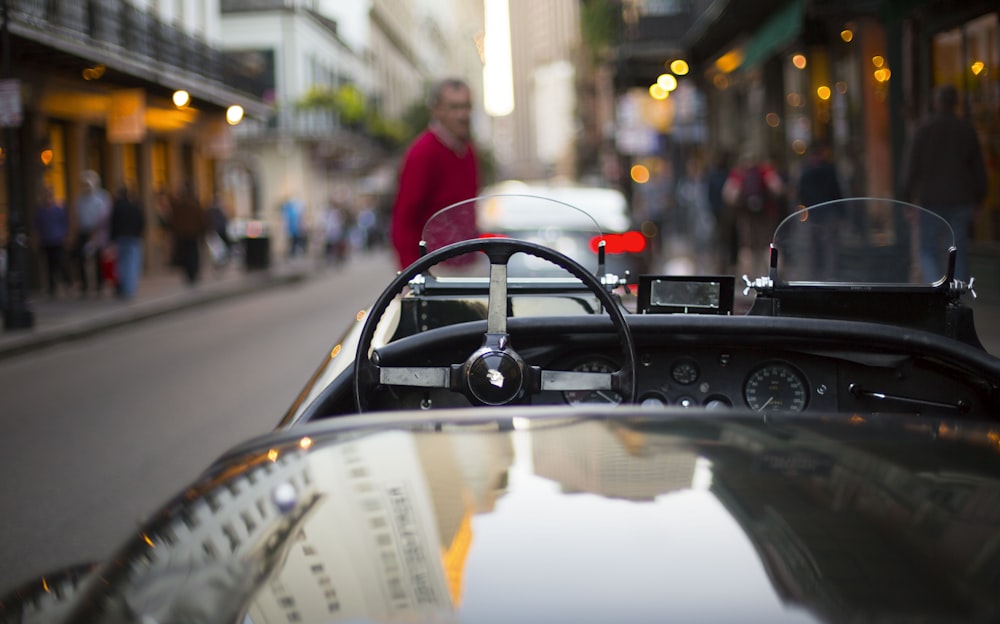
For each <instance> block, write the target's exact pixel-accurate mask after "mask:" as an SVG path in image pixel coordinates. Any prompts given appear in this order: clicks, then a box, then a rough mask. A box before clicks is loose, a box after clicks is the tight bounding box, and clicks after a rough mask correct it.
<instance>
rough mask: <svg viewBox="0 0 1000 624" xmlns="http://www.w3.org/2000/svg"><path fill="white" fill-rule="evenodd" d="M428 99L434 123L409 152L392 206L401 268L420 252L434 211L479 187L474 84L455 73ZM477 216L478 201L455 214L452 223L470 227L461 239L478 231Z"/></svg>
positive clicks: (462, 228)
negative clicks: (459, 77)
mask: <svg viewBox="0 0 1000 624" xmlns="http://www.w3.org/2000/svg"><path fill="white" fill-rule="evenodd" d="M428 104H429V106H430V113H431V122H430V124H429V125H428V127H427V129H426V130H424V131H423V132H422V133H421V134H420V135H419V136H417V138H416V139H415V140H414V141H413V143H412V144H411V145H410V147H409V149H408V150H407V152H406V155H405V156H404V157H403V163H402V167H401V168H400V171H399V184H398V188H397V191H396V200H395V203H394V204H393V208H392V223H391V225H390V234H391V236H392V244H393V247H395V249H396V256H397V258H398V260H399V267H400V268H405V267H407V266H409V265H410V264H412V263H413V262H415V261H416V260H417V259H418V258H419V257H420V246H419V243H420V239H421V236H422V234H423V229H424V225H425V224H426V223H427V220H428V219H429V218H430V217H431V215H433V214H434V213H435V212H437V211H438V210H441V209H442V208H446V207H448V206H450V205H451V204H454V203H457V202H461V201H463V200H466V199H471V198H472V197H475V196H476V194H477V193H478V192H479V164H478V162H477V157H476V151H475V149H474V147H473V144H472V126H471V121H470V120H471V115H472V92H471V90H470V89H469V86H468V85H467V84H466V83H465V82H464V81H462V80H459V79H455V78H449V79H445V80H442V81H440V82H438V83H437V84H435V85H434V87H433V88H432V89H431V93H430V101H429V102H428ZM475 219H476V216H475V207H474V206H467V207H465V208H464V209H462V210H460V211H456V212H455V213H454V214H451V215H449V220H450V222H451V223H450V225H452V226H454V227H455V228H458V231H460V232H464V233H463V234H460V237H461V238H467V237H469V236H466V234H469V235H471V236H474V232H475V231H476V220H475ZM451 242H454V241H451Z"/></svg>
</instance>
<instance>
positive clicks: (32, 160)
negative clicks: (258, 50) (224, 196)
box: [0, 0, 267, 305]
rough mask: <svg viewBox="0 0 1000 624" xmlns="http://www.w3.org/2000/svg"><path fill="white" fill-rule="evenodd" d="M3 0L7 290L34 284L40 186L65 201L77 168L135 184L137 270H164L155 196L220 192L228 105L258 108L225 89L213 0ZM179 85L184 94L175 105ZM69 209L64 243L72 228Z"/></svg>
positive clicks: (2, 197) (107, 182)
mask: <svg viewBox="0 0 1000 624" xmlns="http://www.w3.org/2000/svg"><path fill="white" fill-rule="evenodd" d="M3 5H4V6H3V8H4V12H5V17H6V19H5V23H4V27H5V31H4V36H5V38H6V40H7V44H8V45H9V48H6V49H8V50H9V53H5V55H4V56H5V58H4V59H3V65H4V69H5V79H6V81H5V82H4V85H6V87H5V90H4V97H5V99H4V103H3V107H4V110H5V111H12V110H16V111H18V112H19V114H17V115H14V116H5V117H4V123H5V125H6V128H5V132H4V146H3V149H4V152H5V153H4V161H5V162H4V164H5V169H4V171H3V172H2V173H0V189H2V191H3V192H0V223H2V224H3V227H0V239H2V243H3V246H4V248H6V249H7V250H8V252H9V253H8V268H9V270H10V271H13V272H15V274H16V276H17V277H16V279H15V282H17V283H15V284H14V289H13V290H14V291H15V292H14V293H8V294H12V295H13V296H14V297H15V298H16V297H20V296H22V295H23V291H24V290H30V289H31V288H32V287H33V285H34V284H35V282H36V278H37V275H36V274H37V268H36V267H37V265H38V262H37V259H38V257H37V249H36V243H35V242H34V241H33V232H32V231H31V227H30V223H31V216H32V214H33V211H34V207H35V206H36V204H37V203H38V201H39V199H40V197H41V196H42V193H43V190H44V189H46V188H49V189H51V190H52V192H53V194H54V196H55V198H56V200H57V201H59V202H61V203H63V204H64V205H65V206H66V207H67V208H71V207H72V206H73V205H74V203H75V201H76V198H77V197H78V196H79V195H80V193H81V175H82V173H83V172H84V171H88V170H92V171H95V172H97V173H98V174H99V175H100V177H101V180H102V185H103V186H104V187H105V188H107V189H114V188H117V187H118V186H120V185H121V184H123V183H124V184H128V185H129V186H130V187H132V188H133V189H134V190H135V191H136V192H137V194H138V197H139V199H140V201H141V203H142V205H143V207H144V209H145V211H146V213H147V217H148V218H147V223H149V226H148V230H147V236H146V240H147V245H146V249H147V253H146V270H166V268H167V265H168V261H169V255H170V254H169V247H170V245H169V243H168V241H167V236H166V233H165V232H164V231H163V230H162V228H159V227H158V226H157V225H156V224H157V219H156V216H157V215H156V213H155V204H156V202H155V200H154V198H155V194H156V192H157V191H159V190H161V189H162V190H174V189H177V188H179V187H180V186H181V185H182V184H184V183H191V184H193V185H194V188H195V189H196V190H197V192H198V194H199V195H200V196H201V197H202V198H203V199H205V200H207V199H208V198H209V197H211V195H212V193H213V192H214V191H217V190H220V189H219V186H218V183H219V181H218V179H217V171H218V165H219V163H220V162H223V161H225V160H226V159H228V158H229V157H230V156H231V155H232V150H233V146H234V143H233V140H232V135H231V134H230V128H231V126H230V124H229V123H227V121H226V112H227V110H228V109H229V108H230V107H231V106H233V105H237V106H239V107H240V109H241V110H242V111H243V112H244V114H246V115H248V116H260V115H264V114H266V111H267V107H266V105H265V104H264V103H263V102H262V101H260V100H259V99H257V98H254V97H253V96H251V95H250V94H248V93H245V92H243V91H241V90H240V89H238V88H236V87H235V86H234V85H235V84H236V83H238V82H239V79H238V76H237V75H236V72H235V71H234V70H233V69H232V68H231V67H230V66H229V65H228V64H227V63H225V62H224V59H223V57H222V54H221V52H220V51H219V49H218V48H217V47H216V43H217V40H218V26H219V22H218V2H217V1H216V0H209V1H206V2H199V1H194V0H187V1H184V2H154V1H146V2H129V1H126V0H100V1H94V2H76V1H75V0H55V1H47V2H46V1H42V0H5V1H4V3H3ZM178 91H183V92H184V93H186V94H187V101H186V102H184V103H183V104H182V105H178V104H175V100H174V94H175V92H178ZM178 101H179V100H178ZM68 212H69V214H70V222H71V223H70V229H71V231H70V237H69V238H70V240H72V238H73V234H74V232H75V230H76V227H77V224H76V221H75V215H74V213H73V211H72V210H68ZM12 232H15V235H14V236H11V233H12ZM22 235H23V236H24V238H23V239H22V238H21V237H22ZM17 240H24V241H26V242H25V244H24V245H23V246H18V245H17ZM22 252H23V253H22ZM14 304H15V305H17V304H18V301H14Z"/></svg>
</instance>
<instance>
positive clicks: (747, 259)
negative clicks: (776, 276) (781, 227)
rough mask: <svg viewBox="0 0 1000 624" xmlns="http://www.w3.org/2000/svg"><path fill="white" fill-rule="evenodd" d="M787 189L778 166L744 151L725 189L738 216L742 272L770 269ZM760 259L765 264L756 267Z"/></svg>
mask: <svg viewBox="0 0 1000 624" xmlns="http://www.w3.org/2000/svg"><path fill="white" fill-rule="evenodd" d="M784 190H785V182H784V180H783V179H782V178H781V175H780V174H779V173H778V171H777V169H775V167H774V165H773V164H771V162H770V161H768V160H766V159H762V158H760V157H759V155H758V152H757V151H756V150H755V149H753V148H752V147H747V148H744V150H743V152H742V153H741V155H740V159H739V162H738V163H737V165H736V167H734V168H733V169H732V171H730V173H729V176H728V177H727V178H726V182H725V184H724V185H723V187H722V197H723V199H724V200H725V202H726V203H727V204H729V206H730V207H731V208H733V210H734V213H735V220H736V227H737V236H738V238H739V241H740V249H739V263H738V264H739V267H738V268H739V271H740V273H742V274H753V273H756V272H760V271H762V270H763V269H764V268H766V267H767V256H768V253H769V249H768V243H769V242H770V240H771V234H773V233H774V230H775V228H776V227H777V226H778V223H779V221H780V220H781V218H782V217H783V216H784V210H783V209H782V196H783V194H784ZM757 259H759V260H760V261H761V262H762V264H760V265H756V264H755V260H757Z"/></svg>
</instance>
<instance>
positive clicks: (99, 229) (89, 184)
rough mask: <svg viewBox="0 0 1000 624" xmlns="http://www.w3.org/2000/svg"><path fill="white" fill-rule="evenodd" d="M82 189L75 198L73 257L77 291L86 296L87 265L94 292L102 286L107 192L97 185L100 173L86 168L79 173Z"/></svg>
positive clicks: (108, 208) (109, 200)
mask: <svg viewBox="0 0 1000 624" xmlns="http://www.w3.org/2000/svg"><path fill="white" fill-rule="evenodd" d="M81 182H82V185H83V187H82V191H81V193H80V196H79V197H78V198H77V200H76V228H77V229H76V245H75V246H74V247H73V261H74V262H75V264H76V269H77V276H78V278H79V282H80V294H81V295H82V296H86V295H87V292H88V290H89V288H90V279H89V277H88V273H89V272H90V271H89V270H88V267H87V265H88V264H90V265H91V267H92V268H93V273H94V289H95V291H96V293H97V294H98V295H100V294H101V291H102V289H103V287H104V273H103V270H102V268H101V252H102V251H103V250H104V247H105V245H107V244H108V236H109V232H108V225H109V221H110V218H111V195H110V193H108V192H107V191H106V190H104V189H103V188H101V176H100V175H98V174H97V172H96V171H91V170H87V171H84V172H83V176H82V180H81Z"/></svg>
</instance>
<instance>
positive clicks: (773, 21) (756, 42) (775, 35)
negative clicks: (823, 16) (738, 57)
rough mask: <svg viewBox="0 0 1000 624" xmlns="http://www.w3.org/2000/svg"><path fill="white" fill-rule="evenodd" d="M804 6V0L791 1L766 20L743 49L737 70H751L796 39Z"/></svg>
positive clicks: (800, 29) (799, 30)
mask: <svg viewBox="0 0 1000 624" xmlns="http://www.w3.org/2000/svg"><path fill="white" fill-rule="evenodd" d="M804 5H805V0H792V2H789V3H788V4H787V5H785V6H784V7H783V8H782V9H781V10H779V11H777V12H776V13H775V14H774V15H772V16H771V17H770V18H768V20H767V21H766V22H764V25H763V26H761V27H760V29H759V30H758V31H757V32H756V33H754V35H753V37H751V38H750V41H749V42H747V45H746V47H745V48H744V49H743V62H742V63H741V64H740V67H739V69H741V70H744V71H746V70H750V69H753V68H754V67H756V66H757V65H759V64H761V63H763V62H764V61H766V60H767V59H768V57H770V56H771V55H772V54H774V53H775V52H778V51H779V50H781V49H782V48H784V47H785V46H786V45H788V44H789V43H790V42H791V41H793V40H794V39H795V38H796V37H798V36H799V33H800V32H801V31H802V17H803V15H804V13H805V9H804Z"/></svg>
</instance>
